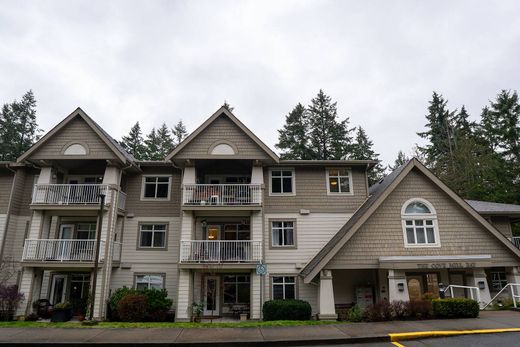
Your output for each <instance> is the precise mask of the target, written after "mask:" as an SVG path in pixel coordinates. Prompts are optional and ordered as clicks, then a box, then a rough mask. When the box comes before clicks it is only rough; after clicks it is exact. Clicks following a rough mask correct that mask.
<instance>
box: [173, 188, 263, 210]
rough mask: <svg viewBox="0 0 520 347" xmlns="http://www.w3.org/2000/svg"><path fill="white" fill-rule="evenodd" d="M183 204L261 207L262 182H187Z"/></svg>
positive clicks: (183, 191)
mask: <svg viewBox="0 0 520 347" xmlns="http://www.w3.org/2000/svg"><path fill="white" fill-rule="evenodd" d="M182 204H183V206H186V207H190V206H191V207H193V206H197V207H199V206H213V207H222V206H226V207H236V206H242V207H259V206H262V185H261V184H185V185H183V187H182Z"/></svg>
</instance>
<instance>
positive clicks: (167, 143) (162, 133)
mask: <svg viewBox="0 0 520 347" xmlns="http://www.w3.org/2000/svg"><path fill="white" fill-rule="evenodd" d="M157 137H158V138H159V153H160V156H161V158H160V160H163V159H164V158H165V157H166V156H167V155H168V154H169V153H170V152H171V151H173V148H174V145H173V140H172V136H171V134H170V129H168V127H167V126H166V124H165V123H163V124H162V125H161V127H160V128H159V129H157Z"/></svg>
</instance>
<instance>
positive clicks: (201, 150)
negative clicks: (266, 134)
mask: <svg viewBox="0 0 520 347" xmlns="http://www.w3.org/2000/svg"><path fill="white" fill-rule="evenodd" d="M219 140H225V141H229V142H231V143H233V144H234V145H235V146H236V147H237V149H238V155H236V156H234V157H235V158H250V159H268V158H269V157H268V155H267V154H266V153H265V152H264V151H263V150H262V149H261V148H260V147H259V146H258V145H257V144H256V143H255V142H254V141H253V140H252V139H251V138H250V137H249V136H248V135H247V134H246V133H244V132H243V131H242V130H241V129H240V128H239V127H238V126H236V125H235V124H234V123H233V122H232V121H231V120H230V119H229V118H228V117H227V116H225V115H223V116H220V117H219V118H217V119H215V121H214V122H213V123H212V124H211V125H210V126H208V127H207V128H206V129H204V130H203V131H202V132H201V133H200V134H199V135H198V136H197V137H196V138H194V139H193V140H192V141H191V142H190V143H188V144H187V145H186V147H184V148H183V149H182V150H181V151H180V152H179V153H177V154H176V155H175V158H176V159H195V158H201V157H203V158H205V157H208V155H209V154H208V152H209V149H210V147H211V145H213V144H215V143H216V142H217V141H219Z"/></svg>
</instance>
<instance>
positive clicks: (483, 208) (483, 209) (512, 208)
mask: <svg viewBox="0 0 520 347" xmlns="http://www.w3.org/2000/svg"><path fill="white" fill-rule="evenodd" d="M466 202H467V203H468V204H469V205H470V206H471V207H473V209H475V210H476V211H477V212H478V213H480V214H484V215H491V216H497V215H502V216H518V217H520V205H513V204H502V203H498V202H490V201H479V200H466Z"/></svg>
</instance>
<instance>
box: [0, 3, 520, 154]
mask: <svg viewBox="0 0 520 347" xmlns="http://www.w3.org/2000/svg"><path fill="white" fill-rule="evenodd" d="M0 5H1V6H0V101H2V102H8V101H10V100H12V99H14V98H19V97H20V96H21V95H22V94H23V93H24V92H25V91H26V90H28V89H33V90H34V92H35V95H36V97H37V100H38V115H39V121H40V124H41V127H42V128H44V129H45V130H49V129H50V128H51V127H52V126H53V125H55V124H56V123H57V122H58V121H59V120H61V119H62V118H63V117H64V116H66V115H67V114H69V113H70V112H71V111H72V110H73V109H74V108H75V107H77V106H81V107H82V108H83V109H84V110H85V111H86V112H87V113H88V114H89V115H91V116H92V117H93V118H94V119H96V120H97V121H98V122H99V123H100V124H101V125H102V126H103V127H104V128H105V129H106V130H107V131H108V132H109V133H111V134H112V135H113V136H114V137H116V138H119V137H120V136H121V135H123V134H124V133H126V132H127V131H128V129H129V128H130V126H131V125H132V124H133V123H134V122H136V121H138V120H139V121H140V122H141V124H142V125H143V127H144V128H145V130H146V131H149V130H150V129H151V127H153V126H158V125H160V124H161V123H162V122H166V123H168V124H170V125H173V124H174V123H175V122H176V121H177V120H178V119H180V118H182V119H183V120H184V121H185V122H186V123H187V125H188V128H189V129H190V130H193V129H194V128H195V127H196V126H198V125H199V124H200V123H201V122H202V121H203V120H204V119H205V118H206V117H208V116H209V115H210V114H212V113H213V112H214V111H215V110H216V109H217V108H218V107H219V106H220V105H221V104H222V103H223V101H224V100H227V101H228V102H229V103H230V104H231V105H232V106H234V107H235V114H236V115H237V116H238V117H239V118H240V119H241V120H242V121H243V122H244V123H245V124H246V125H247V126H249V127H250V128H251V129H252V130H253V131H255V132H256V133H257V134H258V135H259V136H260V137H261V138H262V139H263V140H265V142H266V143H267V144H268V145H270V146H271V147H272V148H274V143H276V140H277V131H276V130H277V129H278V128H280V127H281V126H282V124H283V122H284V116H285V115H286V114H287V112H288V111H290V110H291V109H292V107H293V106H294V105H295V104H296V103H297V102H302V103H304V104H308V103H309V101H310V99H311V98H312V97H313V96H314V95H315V94H316V93H317V91H318V90H319V89H320V88H323V89H324V90H325V92H327V93H328V94H330V95H331V96H332V97H333V99H335V100H336V101H338V107H339V112H340V115H342V116H349V117H350V119H351V123H352V125H353V126H354V125H362V126H363V127H365V128H366V130H367V132H368V134H369V135H370V136H371V137H372V139H373V141H374V143H375V148H376V150H377V151H378V152H379V153H381V157H382V159H383V160H384V161H385V163H388V162H391V161H393V159H394V157H395V155H396V153H397V151H398V150H399V149H403V150H405V151H409V150H410V149H411V148H412V146H413V144H414V143H416V142H420V140H419V138H418V137H417V136H416V135H415V133H416V132H417V131H420V130H421V129H422V127H423V125H424V123H425V120H424V114H425V112H426V107H427V102H428V100H429V98H430V96H431V92H432V91H433V90H436V91H438V92H440V93H442V94H444V95H445V97H447V98H448V99H449V102H450V105H451V107H453V108H455V107H460V106H461V105H462V104H466V106H467V108H468V110H469V112H470V113H471V114H472V116H473V117H474V118H476V117H477V116H478V114H479V113H480V109H481V107H482V106H483V105H484V104H486V103H487V101H488V99H490V98H493V97H494V96H495V94H496V93H497V92H498V91H499V90H500V89H503V88H505V89H518V88H519V87H518V81H519V77H520V72H519V69H518V56H519V53H520V22H519V21H518V20H517V14H518V13H519V10H520V3H519V2H518V1H514V0H513V1H500V2H489V1H457V2H453V1H435V2H425V1H392V2H390V1H371V2H360V1H339V0H338V1H261V2H260V1H218V2H217V1H111V2H105V1H74V2H71V1H45V2H41V1H0Z"/></svg>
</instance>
